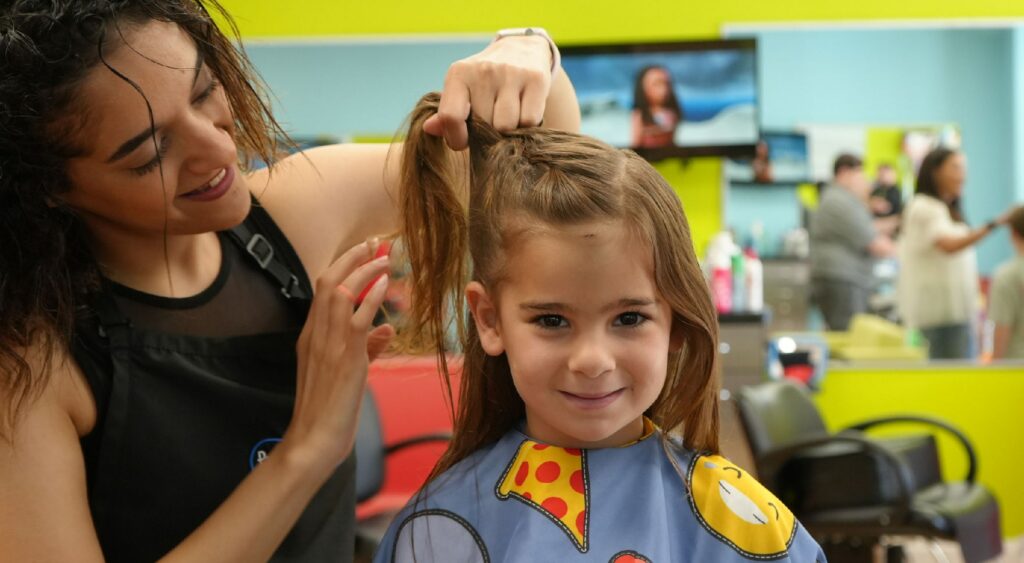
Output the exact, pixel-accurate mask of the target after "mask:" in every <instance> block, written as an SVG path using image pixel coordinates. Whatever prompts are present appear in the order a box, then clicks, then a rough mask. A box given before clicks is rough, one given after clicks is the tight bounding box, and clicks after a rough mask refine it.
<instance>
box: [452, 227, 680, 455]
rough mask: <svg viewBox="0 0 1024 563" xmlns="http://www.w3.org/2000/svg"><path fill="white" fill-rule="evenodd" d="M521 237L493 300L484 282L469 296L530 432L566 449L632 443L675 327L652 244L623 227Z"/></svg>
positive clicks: (658, 383)
mask: <svg viewBox="0 0 1024 563" xmlns="http://www.w3.org/2000/svg"><path fill="white" fill-rule="evenodd" d="M524 236H525V237H528V238H527V239H526V240H525V241H523V243H522V244H519V245H517V248H516V250H515V251H514V252H512V253H511V254H510V255H509V256H507V260H508V261H507V262H506V268H505V271H507V272H509V275H508V277H507V278H506V280H505V281H503V282H501V284H500V285H499V287H498V295H497V296H496V297H497V302H496V303H492V302H490V300H489V298H486V297H485V294H484V293H483V290H482V286H480V285H479V284H471V285H470V289H469V291H470V294H469V297H470V304H471V308H472V309H473V313H474V318H475V319H476V325H477V329H478V331H479V333H480V335H481V343H482V344H483V346H484V350H486V351H487V353H488V354H490V355H494V356H496V355H500V354H501V353H505V354H506V355H507V358H508V363H509V367H510V368H511V371H512V380H513V382H514V383H515V386H516V390H517V391H518V392H519V396H520V397H522V399H523V402H524V403H525V405H526V426H527V432H528V434H529V435H530V436H531V437H532V438H534V439H536V440H540V441H543V442H547V443H550V444H554V445H558V446H563V447H581V448H593V447H610V446H619V445H624V444H626V443H628V442H630V441H633V440H636V439H637V438H639V437H640V434H641V432H642V428H643V418H642V416H643V413H644V411H646V410H647V409H648V408H650V406H651V405H652V404H654V401H655V400H656V399H657V398H658V395H659V394H660V393H661V389H662V387H663V386H664V384H665V374H666V370H667V369H668V353H669V349H670V332H671V326H672V310H671V308H670V307H669V306H668V304H667V303H666V302H665V301H664V299H662V298H661V296H660V294H659V292H658V290H657V287H656V285H655V282H654V270H653V262H652V253H651V247H650V246H649V245H644V244H641V243H640V242H639V241H638V240H637V237H636V236H634V235H633V234H632V233H631V232H630V230H629V229H627V228H626V227H625V225H623V224H622V223H621V222H612V223H606V222H601V223H585V224H581V225H574V226H570V227H559V228H557V229H555V228H550V229H548V228H545V229H544V230H543V231H542V232H540V233H539V234H532V235H524ZM474 286H475V287H474ZM474 293H475V294H476V295H474ZM492 297H495V296H493V295H492ZM481 298H483V299H484V300H485V301H487V303H486V304H485V305H484V306H482V307H481ZM495 305H496V308H495Z"/></svg>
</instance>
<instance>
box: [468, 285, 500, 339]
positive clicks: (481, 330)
mask: <svg viewBox="0 0 1024 563" xmlns="http://www.w3.org/2000/svg"><path fill="white" fill-rule="evenodd" d="M466 301H467V302H469V312H470V313H471V314H472V315H473V322H474V323H476V332H477V334H478V335H480V344H481V346H482V347H483V349H484V352H487V355H488V356H500V355H501V354H503V353H504V352H505V343H504V341H503V340H502V338H501V323H500V322H499V320H498V308H497V307H496V306H495V303H494V301H493V300H492V299H491V296H490V295H489V294H488V293H487V289H486V288H484V286H483V284H481V283H480V282H470V283H469V285H467V286H466Z"/></svg>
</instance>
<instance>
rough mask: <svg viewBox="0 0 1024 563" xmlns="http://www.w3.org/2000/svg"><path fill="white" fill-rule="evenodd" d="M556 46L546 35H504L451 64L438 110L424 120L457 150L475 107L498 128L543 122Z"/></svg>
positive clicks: (464, 139) (425, 126) (463, 141)
mask: <svg viewBox="0 0 1024 563" xmlns="http://www.w3.org/2000/svg"><path fill="white" fill-rule="evenodd" d="M551 64H552V63H551V47H550V46H549V45H548V42H547V40H546V39H544V38H543V37H537V36H532V37H527V36H522V37H505V38H503V39H501V40H499V41H495V42H494V43H491V44H490V45H488V46H487V48H486V49H484V50H483V51H481V52H479V53H477V54H475V55H473V56H471V57H468V58H465V59H462V60H460V61H456V62H455V63H453V64H452V65H451V66H450V67H449V68H448V74H447V75H446V76H445V79H444V90H442V91H441V104H440V107H439V108H438V112H437V114H436V115H434V116H433V117H431V118H430V119H428V120H427V121H426V123H424V124H423V129H424V130H425V131H426V132H427V133H429V134H431V135H443V136H444V138H445V140H446V141H447V142H448V146H450V147H451V148H452V149H454V150H462V149H464V148H466V144H467V142H468V139H469V134H468V131H467V129H466V120H467V119H468V118H469V114H470V111H471V110H472V112H473V113H474V114H475V115H476V116H477V117H479V118H481V119H483V120H484V121H486V122H488V123H490V124H492V125H493V126H494V127H495V128H496V129H498V130H499V131H509V130H512V129H515V128H517V127H533V126H536V125H540V122H541V120H542V119H543V118H544V106H545V104H546V102H547V98H548V92H549V90H550V89H551Z"/></svg>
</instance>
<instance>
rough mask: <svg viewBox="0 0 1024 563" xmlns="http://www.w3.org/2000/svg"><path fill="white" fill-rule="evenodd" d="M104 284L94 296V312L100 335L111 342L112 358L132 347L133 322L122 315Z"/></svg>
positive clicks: (108, 288)
mask: <svg viewBox="0 0 1024 563" xmlns="http://www.w3.org/2000/svg"><path fill="white" fill-rule="evenodd" d="M102 283H103V287H102V288H101V289H100V291H98V292H96V294H95V296H94V299H93V302H92V310H93V311H94V312H95V313H96V316H97V317H98V318H99V324H98V325H97V331H98V332H99V335H100V336H101V337H102V338H105V339H107V340H108V341H109V342H110V354H111V356H117V355H118V354H120V353H124V352H126V351H127V350H128V348H129V346H130V345H131V327H132V321H131V319H129V318H128V317H126V316H124V314H122V313H121V309H120V308H119V307H118V306H117V302H115V301H114V297H113V295H112V293H111V289H110V287H109V286H108V285H107V283H106V281H104V282H102Z"/></svg>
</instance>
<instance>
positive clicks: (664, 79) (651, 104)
mask: <svg viewBox="0 0 1024 563" xmlns="http://www.w3.org/2000/svg"><path fill="white" fill-rule="evenodd" d="M682 121H683V107H682V105H680V103H679V99H678V98H677V97H676V92H675V88H674V87H673V84H672V76H671V75H670V74H669V72H668V69H667V68H665V67H663V66H658V65H650V66H645V67H644V68H642V69H640V72H639V73H637V75H636V86H635V89H634V95H633V116H632V123H633V128H632V131H633V133H632V146H633V147H638V148H658V147H666V146H670V145H672V144H674V139H675V134H676V128H677V127H679V124H680V123H681V122H682Z"/></svg>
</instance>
